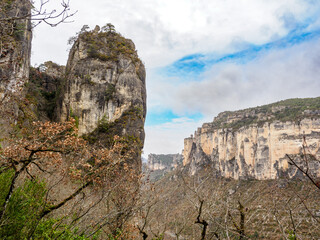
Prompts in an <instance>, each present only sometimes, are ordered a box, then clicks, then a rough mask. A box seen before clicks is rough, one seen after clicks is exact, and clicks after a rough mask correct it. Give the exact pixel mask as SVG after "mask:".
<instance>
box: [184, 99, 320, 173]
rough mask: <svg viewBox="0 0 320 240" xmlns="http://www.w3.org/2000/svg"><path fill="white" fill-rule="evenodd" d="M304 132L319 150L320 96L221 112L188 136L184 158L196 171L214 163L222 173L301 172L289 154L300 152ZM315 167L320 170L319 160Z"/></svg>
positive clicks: (313, 151) (319, 153) (318, 152)
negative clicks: (291, 162) (289, 163)
mask: <svg viewBox="0 0 320 240" xmlns="http://www.w3.org/2000/svg"><path fill="white" fill-rule="evenodd" d="M303 137H305V138H306V142H307V144H308V146H309V148H308V151H310V154H312V155H314V156H315V157H316V158H317V159H319V156H320V147H319V146H320V97H317V98H306V99H288V100H284V101H280V102H276V103H272V104H268V105H264V106H259V107H256V108H249V109H244V110H239V111H234V112H222V113H220V114H219V115H218V116H217V117H216V118H215V119H214V120H213V122H211V123H204V124H203V125H202V127H201V128H198V130H197V131H196V132H195V133H194V135H191V137H189V138H186V139H185V140H184V150H183V155H184V162H183V165H184V166H185V167H188V168H189V172H190V173H191V174H194V173H195V172H196V171H198V169H199V168H202V167H203V166H205V165H207V164H210V165H213V167H214V169H215V170H216V171H217V175H220V176H223V177H231V178H235V179H239V178H255V179H275V178H279V177H283V176H287V177H290V178H291V177H294V176H298V175H299V173H298V172H297V169H295V168H293V167H291V166H289V165H288V159H287V158H286V154H291V155H293V156H295V157H297V156H298V155H299V154H300V153H301V151H302V141H303ZM310 167H311V169H310V170H311V171H312V172H313V174H315V175H317V176H318V175H319V170H320V165H319V163H314V164H312V166H310Z"/></svg>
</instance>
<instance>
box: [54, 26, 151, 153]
mask: <svg viewBox="0 0 320 240" xmlns="http://www.w3.org/2000/svg"><path fill="white" fill-rule="evenodd" d="M145 77H146V74H145V67H144V65H143V63H142V62H141V60H140V59H139V58H138V55H137V52H136V50H135V45H134V43H133V42H132V41H131V40H129V39H126V38H124V37H122V36H121V35H120V34H119V33H117V32H115V30H114V29H113V28H109V29H106V28H103V29H102V30H100V27H98V26H96V28H95V29H94V30H93V31H82V32H81V33H80V34H79V36H78V38H77V40H76V41H75V42H74V44H73V46H72V48H71V51H70V54H69V59H68V63H67V66H66V76H65V81H64V82H63V85H62V87H61V89H60V99H59V103H58V109H57V118H58V121H65V120H66V119H68V118H69V117H74V118H75V119H76V121H77V124H78V128H79V133H80V134H82V135H86V138H87V139H88V140H89V141H90V142H95V141H97V140H99V141H103V142H104V143H106V144H108V139H110V138H112V137H113V136H114V135H120V136H126V137H127V138H129V139H130V140H134V141H137V142H140V150H141V149H142V146H143V141H144V128H143V126H144V120H145V115H146V87H145Z"/></svg>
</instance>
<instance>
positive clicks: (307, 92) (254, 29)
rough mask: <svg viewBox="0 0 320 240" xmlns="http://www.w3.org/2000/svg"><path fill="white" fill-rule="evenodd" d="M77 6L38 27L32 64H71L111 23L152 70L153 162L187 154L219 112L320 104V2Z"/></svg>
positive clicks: (207, 0)
mask: <svg viewBox="0 0 320 240" xmlns="http://www.w3.org/2000/svg"><path fill="white" fill-rule="evenodd" d="M59 2H60V1H59V0H51V1H50V2H49V4H48V6H47V7H48V9H50V8H51V9H52V8H57V9H59ZM36 3H37V1H36ZM70 7H71V11H77V13H76V14H75V15H74V16H73V17H72V22H71V23H66V24H60V25H58V26H57V27H55V28H51V27H49V26H47V25H45V24H40V25H39V26H37V27H36V28H35V30H34V38H33V46H32V57H31V61H32V64H33V65H34V66H36V65H39V64H41V63H43V62H45V61H48V60H51V61H53V62H56V63H58V64H61V65H65V64H66V62H67V58H68V51H69V49H70V45H67V41H68V39H69V38H70V37H72V36H74V35H76V33H77V32H78V31H79V30H80V29H81V27H82V26H83V25H89V26H90V27H91V28H94V27H95V25H100V26H103V25H105V24H106V23H112V24H113V25H114V26H115V28H116V30H117V31H118V32H120V33H121V34H122V35H123V36H124V37H126V38H130V39H132V40H133V42H134V43H135V45H136V48H137V50H138V54H139V57H140V58H141V59H142V61H143V62H144V64H145V66H146V72H147V79H146V84H147V119H146V124H145V131H146V140H145V147H144V156H145V157H146V156H147V155H148V154H149V153H157V154H161V153H164V154H166V153H180V152H181V150H182V149H183V139H184V138H186V137H189V136H190V134H192V133H193V132H194V131H195V130H196V129H197V128H198V127H201V125H202V124H203V123H205V122H211V121H213V119H214V117H215V116H217V114H218V113H220V112H223V111H232V110H239V109H244V108H248V107H255V106H259V105H264V104H268V103H272V102H275V101H279V100H283V99H288V98H305V97H318V96H320V67H319V66H320V1H318V0H281V1H279V0H117V1H114V0H103V1H102V0H100V1H99V0H91V1H85V0H70Z"/></svg>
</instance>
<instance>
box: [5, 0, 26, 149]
mask: <svg viewBox="0 0 320 240" xmlns="http://www.w3.org/2000/svg"><path fill="white" fill-rule="evenodd" d="M30 12H31V4H30V1H26V0H12V1H1V2H0V18H1V19H2V21H0V139H3V138H5V137H7V136H8V134H9V132H11V131H12V129H13V128H12V126H13V125H14V124H16V123H17V121H18V117H19V114H20V112H21V111H20V103H21V102H22V99H23V98H24V95H25V92H24V91H23V90H24V88H23V87H24V85H25V84H26V83H27V82H28V77H29V68H30V55H31V39H32V33H31V22H30V20H29V19H28V18H25V17H24V16H28V15H29V14H30ZM15 18H21V19H15ZM2 145H3V146H4V145H5V143H2Z"/></svg>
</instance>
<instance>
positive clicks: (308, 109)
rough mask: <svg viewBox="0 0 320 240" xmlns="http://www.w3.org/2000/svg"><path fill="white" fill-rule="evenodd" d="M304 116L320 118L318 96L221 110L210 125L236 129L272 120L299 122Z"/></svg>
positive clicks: (319, 98) (319, 99)
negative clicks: (232, 109)
mask: <svg viewBox="0 0 320 240" xmlns="http://www.w3.org/2000/svg"><path fill="white" fill-rule="evenodd" d="M304 118H313V119H314V118H320V97H318V98H294V99H288V100H283V101H280V102H276V103H272V104H268V105H263V106H259V107H255V108H248V109H244V110H239V111H234V112H230V111H227V112H222V113H220V114H219V115H218V116H217V117H216V118H215V119H214V121H213V122H212V126H213V127H214V128H216V129H218V128H232V129H233V130H237V129H239V128H241V127H244V126H248V125H251V124H258V125H259V126H261V125H263V124H264V123H266V122H274V121H280V122H286V121H292V122H296V123H299V122H300V121H301V120H302V119H304Z"/></svg>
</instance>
